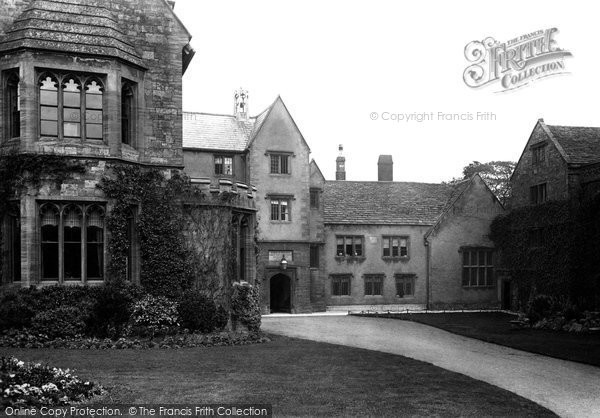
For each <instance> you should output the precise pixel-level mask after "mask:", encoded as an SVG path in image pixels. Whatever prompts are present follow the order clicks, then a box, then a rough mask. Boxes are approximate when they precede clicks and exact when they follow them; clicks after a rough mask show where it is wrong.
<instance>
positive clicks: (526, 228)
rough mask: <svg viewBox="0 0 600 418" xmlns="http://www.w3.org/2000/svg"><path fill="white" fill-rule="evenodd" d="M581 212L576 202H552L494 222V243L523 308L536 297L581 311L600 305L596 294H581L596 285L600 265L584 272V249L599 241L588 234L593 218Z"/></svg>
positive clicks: (594, 234) (590, 232)
mask: <svg viewBox="0 0 600 418" xmlns="http://www.w3.org/2000/svg"><path fill="white" fill-rule="evenodd" d="M583 207H585V206H583ZM583 207H582V206H581V205H579V204H577V203H575V202H572V201H552V202H547V203H545V204H542V205H537V206H530V207H524V208H518V209H515V210H513V211H511V212H510V213H508V214H505V215H501V216H499V217H497V218H496V219H495V220H494V221H493V222H492V225H491V227H490V238H491V239H492V240H493V241H494V243H495V245H496V248H498V249H499V250H500V254H501V258H502V265H503V266H505V267H507V268H508V269H509V271H510V275H511V276H512V279H513V280H514V281H515V282H516V283H517V289H518V295H517V296H518V300H519V302H520V305H521V307H525V306H526V305H527V303H528V301H529V300H530V299H531V298H532V297H533V296H535V295H536V294H546V295H549V296H553V297H555V298H557V299H559V300H564V301H565V302H567V301H568V302H570V303H575V304H578V305H579V306H582V307H587V306H591V305H597V303H598V290H597V289H596V290H595V292H596V293H595V294H594V293H588V292H586V291H584V290H583V289H586V288H589V287H590V286H589V285H590V284H592V283H594V281H596V283H597V279H595V278H594V275H595V274H597V272H596V273H594V269H597V264H598V263H597V261H596V262H595V264H596V266H594V263H592V264H589V265H588V266H587V268H586V267H585V266H584V265H582V264H581V260H582V250H583V248H584V247H585V246H586V245H590V244H591V243H592V242H593V241H594V240H596V241H597V240H598V238H599V237H600V236H599V235H598V232H597V231H596V232H595V233H594V232H593V231H590V230H589V229H588V230H587V232H586V226H585V225H586V224H588V223H589V216H590V214H591V212H590V211H589V210H586V209H583ZM594 237H595V238H594ZM597 258H598V257H596V259H597Z"/></svg>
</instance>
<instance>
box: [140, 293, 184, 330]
mask: <svg viewBox="0 0 600 418" xmlns="http://www.w3.org/2000/svg"><path fill="white" fill-rule="evenodd" d="M177 320H178V316H177V302H173V301H172V300H169V299H167V298H166V297H164V296H152V295H147V296H145V297H144V298H143V299H142V300H140V301H138V302H136V303H135V304H134V305H133V311H132V313H131V326H132V327H133V328H134V331H135V332H137V333H141V334H146V333H148V334H150V335H151V336H154V335H155V334H157V333H160V334H168V333H169V331H170V330H171V329H173V328H174V327H178V326H179V324H178V323H177Z"/></svg>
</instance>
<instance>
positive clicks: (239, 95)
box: [233, 87, 249, 121]
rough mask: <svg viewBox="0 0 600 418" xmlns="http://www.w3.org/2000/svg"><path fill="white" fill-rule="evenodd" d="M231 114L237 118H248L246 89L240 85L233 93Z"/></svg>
mask: <svg viewBox="0 0 600 418" xmlns="http://www.w3.org/2000/svg"><path fill="white" fill-rule="evenodd" d="M233 99H234V102H233V114H234V115H235V117H236V118H237V120H243V121H247V120H248V115H249V113H248V91H246V90H244V89H242V88H241V87H240V89H239V90H236V91H235V93H234V95H233Z"/></svg>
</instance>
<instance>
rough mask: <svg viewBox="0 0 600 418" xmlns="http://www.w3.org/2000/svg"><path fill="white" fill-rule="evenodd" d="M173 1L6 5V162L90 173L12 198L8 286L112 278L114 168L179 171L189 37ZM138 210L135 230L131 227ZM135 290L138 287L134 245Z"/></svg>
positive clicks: (2, 59) (0, 30)
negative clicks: (57, 162) (108, 220)
mask: <svg viewBox="0 0 600 418" xmlns="http://www.w3.org/2000/svg"><path fill="white" fill-rule="evenodd" d="M173 3H174V2H169V1H165V0H144V1H137V0H114V1H110V2H108V1H100V0H68V1H66V0H1V7H0V9H1V10H2V15H1V16H0V77H1V78H0V82H1V83H2V94H1V95H0V109H2V117H0V135H1V137H0V141H1V142H0V151H1V153H2V154H3V155H7V154H9V153H17V154H22V153H28V154H53V155H60V156H64V157H67V159H68V158H71V159H73V160H76V161H79V162H82V163H83V164H84V165H85V167H86V171H85V173H83V174H77V175H74V176H73V177H72V178H69V179H67V180H66V181H65V182H63V184H62V186H61V187H60V188H57V187H55V186H54V185H53V184H51V183H47V182H43V183H42V184H41V185H39V187H38V186H36V185H30V186H29V187H28V189H27V190H24V191H23V192H22V193H19V194H17V195H15V196H12V200H11V210H9V211H8V212H7V213H6V216H5V219H4V222H3V231H2V232H3V234H2V236H3V242H2V254H3V263H2V266H3V274H2V278H3V279H2V280H3V285H4V286H29V285H46V284H57V283H58V284H86V283H88V284H93V283H101V282H103V281H104V279H105V277H106V273H107V271H106V266H107V256H108V253H107V242H108V240H109V239H110V237H108V236H107V234H106V225H105V222H104V218H105V215H106V214H107V213H108V212H110V209H111V205H112V204H113V202H111V201H110V199H107V198H106V197H105V196H103V194H102V192H101V191H100V190H99V189H98V188H97V187H96V186H97V184H98V181H99V180H100V178H101V177H102V176H103V175H104V174H105V172H106V170H107V166H108V164H109V163H113V162H121V163H125V164H131V165H139V166H143V167H149V168H156V169H159V170H162V171H163V172H164V173H166V174H169V173H170V172H171V171H173V170H175V171H178V170H180V169H181V168H182V167H183V149H182V121H181V114H182V113H181V106H182V105H181V93H182V83H181V77H182V74H183V73H184V72H185V70H186V68H187V66H188V65H189V63H190V60H191V58H192V56H193V55H194V52H193V50H192V49H191V47H190V45H189V41H190V38H191V36H190V34H189V33H188V31H187V30H186V28H185V27H184V26H183V25H182V23H181V22H180V20H179V19H178V18H177V16H176V15H175V14H174V11H173ZM135 216H136V211H135V208H132V213H131V219H132V225H133V224H134V222H135V221H134V220H135ZM130 239H131V240H132V242H131V248H132V251H131V253H130V255H129V259H128V264H129V272H128V273H129V276H130V277H129V278H130V279H132V280H136V279H137V277H138V276H139V262H140V261H139V257H138V255H137V249H136V248H137V247H136V243H135V233H132V234H131V237H130Z"/></svg>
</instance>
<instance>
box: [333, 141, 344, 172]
mask: <svg viewBox="0 0 600 418" xmlns="http://www.w3.org/2000/svg"><path fill="white" fill-rule="evenodd" d="M338 150H339V151H340V155H338V157H337V158H336V159H335V179H336V180H346V158H345V157H344V156H343V155H342V153H343V152H344V146H343V145H342V144H340V146H339V147H338Z"/></svg>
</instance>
